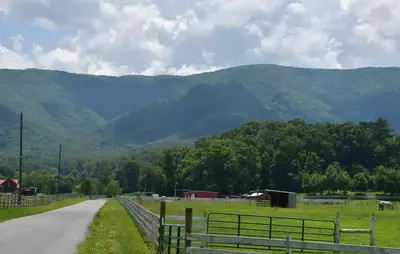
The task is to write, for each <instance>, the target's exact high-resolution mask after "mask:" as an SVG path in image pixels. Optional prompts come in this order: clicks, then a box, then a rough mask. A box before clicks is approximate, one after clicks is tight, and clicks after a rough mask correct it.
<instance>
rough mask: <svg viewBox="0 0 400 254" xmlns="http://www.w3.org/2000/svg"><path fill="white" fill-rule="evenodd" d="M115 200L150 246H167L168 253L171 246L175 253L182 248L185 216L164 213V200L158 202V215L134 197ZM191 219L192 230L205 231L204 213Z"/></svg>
mask: <svg viewBox="0 0 400 254" xmlns="http://www.w3.org/2000/svg"><path fill="white" fill-rule="evenodd" d="M117 200H118V201H119V202H120V203H121V205H122V206H123V207H125V209H126V210H127V211H128V213H129V214H130V215H131V217H133V218H134V220H135V221H136V224H137V226H138V228H139V230H140V231H141V232H142V234H143V235H144V237H145V239H146V240H147V241H148V242H149V243H150V244H151V246H152V247H154V248H159V249H161V250H163V249H165V248H167V251H168V253H170V250H171V249H172V248H173V249H176V253H179V250H182V249H183V248H184V246H185V244H184V242H185V233H186V231H185V222H186V219H185V216H175V215H166V211H165V210H164V211H162V209H163V208H161V207H162V206H163V204H164V209H165V204H166V202H163V201H162V202H160V215H158V214H155V213H153V212H151V211H149V210H147V209H146V208H144V207H143V206H141V205H140V204H139V203H138V202H137V200H135V198H134V197H129V196H117ZM162 213H164V215H163V214H162ZM192 221H194V222H195V224H194V225H193V226H192V228H193V230H194V231H197V232H199V233H206V231H207V217H206V214H204V216H203V217H192ZM192 244H193V246H198V247H204V246H205V242H202V241H194V242H193V243H192ZM160 253H163V252H162V251H161V252H160Z"/></svg>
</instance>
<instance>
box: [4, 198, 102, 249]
mask: <svg viewBox="0 0 400 254" xmlns="http://www.w3.org/2000/svg"><path fill="white" fill-rule="evenodd" d="M106 201H107V200H105V199H98V200H88V201H84V202H82V203H79V204H75V205H72V206H68V207H64V208H61V209H57V210H53V211H50V212H45V213H41V214H37V215H33V216H27V217H22V218H18V219H13V220H9V221H5V222H2V223H0V249H1V253H10V254H75V253H76V247H77V245H78V244H79V243H80V242H82V241H85V240H86V235H87V232H88V226H89V225H90V224H91V223H92V221H93V218H94V216H95V215H96V213H97V211H98V210H99V209H100V208H101V207H102V206H103V205H104V204H105V203H106Z"/></svg>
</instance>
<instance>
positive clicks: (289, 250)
mask: <svg viewBox="0 0 400 254" xmlns="http://www.w3.org/2000/svg"><path fill="white" fill-rule="evenodd" d="M291 240H292V237H291V236H290V235H287V236H286V241H287V242H286V254H292V248H291V247H290V241H291Z"/></svg>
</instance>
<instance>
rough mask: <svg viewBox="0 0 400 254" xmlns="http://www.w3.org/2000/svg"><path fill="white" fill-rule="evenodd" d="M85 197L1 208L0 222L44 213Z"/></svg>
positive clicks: (75, 202) (74, 202)
mask: <svg viewBox="0 0 400 254" xmlns="http://www.w3.org/2000/svg"><path fill="white" fill-rule="evenodd" d="M84 200H86V199H84V198H67V199H63V200H60V201H55V202H53V203H50V204H48V205H40V206H31V207H21V208H19V207H15V208H2V209H0V222H3V221H6V220H11V219H16V218H20V217H24V216H29V215H35V214H38V213H44V212H48V211H51V210H55V209H59V208H62V207H65V206H70V205H74V204H77V203H80V202H82V201H84Z"/></svg>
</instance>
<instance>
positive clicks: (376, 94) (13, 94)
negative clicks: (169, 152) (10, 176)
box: [0, 64, 400, 162]
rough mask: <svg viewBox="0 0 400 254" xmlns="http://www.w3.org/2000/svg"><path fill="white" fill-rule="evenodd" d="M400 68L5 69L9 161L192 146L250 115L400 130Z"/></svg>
mask: <svg viewBox="0 0 400 254" xmlns="http://www.w3.org/2000/svg"><path fill="white" fill-rule="evenodd" d="M399 79H400V69H399V68H360V69H346V70H322V69H310V68H294V67H287V66H278V65H269V64H258V65H245V66H238V67H232V68H228V69H224V70H219V71H215V72H208V73H201V74H196V75H190V76H168V75H161V76H135V75H132V76H123V77H110V76H93V75H82V74H73V73H66V72H61V71H52V70H37V69H28V70H0V160H2V159H4V158H7V157H8V156H14V155H15V154H16V153H18V149H19V147H18V139H19V128H18V127H19V114H20V112H21V111H23V112H24V156H25V157H26V158H27V159H29V160H44V159H48V160H49V162H51V160H52V159H53V158H55V157H57V147H58V145H59V144H60V143H62V144H63V146H64V147H65V150H64V153H63V156H64V157H65V158H69V159H85V160H86V159H92V158H95V157H97V158H98V157H100V158H105V159H109V158H112V157H115V156H116V155H121V154H124V153H126V152H127V151H129V150H131V149H137V148H143V147H160V146H164V147H171V146H189V145H193V143H194V140H196V139H198V138H199V137H203V136H212V135H217V136H220V135H221V134H222V133H223V132H224V131H226V130H229V129H233V128H238V127H240V126H241V125H242V124H244V123H246V122H249V121H255V120H256V121H264V120H273V121H288V120H291V119H295V118H300V119H303V120H305V121H307V123H317V122H336V123H343V122H345V121H353V122H360V121H373V120H374V119H376V118H377V117H383V118H385V119H388V120H389V121H390V122H391V125H392V127H393V128H394V129H396V130H397V131H400V121H399V119H400V112H399V111H398V110H396V108H399V107H400V102H399V100H398V97H399V95H400V86H399Z"/></svg>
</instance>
